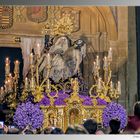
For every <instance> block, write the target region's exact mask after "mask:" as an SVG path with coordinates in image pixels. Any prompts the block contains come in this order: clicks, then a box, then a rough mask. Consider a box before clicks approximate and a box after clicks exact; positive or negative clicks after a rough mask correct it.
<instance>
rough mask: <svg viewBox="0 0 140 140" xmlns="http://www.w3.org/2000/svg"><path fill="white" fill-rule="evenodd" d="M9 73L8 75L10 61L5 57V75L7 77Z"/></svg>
mask: <svg viewBox="0 0 140 140" xmlns="http://www.w3.org/2000/svg"><path fill="white" fill-rule="evenodd" d="M9 73H10V60H9V58H8V57H7V58H6V60H5V74H6V75H9Z"/></svg>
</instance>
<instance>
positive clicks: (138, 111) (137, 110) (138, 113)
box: [134, 102, 140, 118]
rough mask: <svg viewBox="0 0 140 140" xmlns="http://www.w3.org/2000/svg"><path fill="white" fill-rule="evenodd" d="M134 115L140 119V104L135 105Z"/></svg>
mask: <svg viewBox="0 0 140 140" xmlns="http://www.w3.org/2000/svg"><path fill="white" fill-rule="evenodd" d="M134 115H135V116H137V117H139V118H140V102H136V104H135V105H134Z"/></svg>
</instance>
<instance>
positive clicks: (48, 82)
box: [47, 79, 50, 89]
mask: <svg viewBox="0 0 140 140" xmlns="http://www.w3.org/2000/svg"><path fill="white" fill-rule="evenodd" d="M47 88H48V89H50V80H49V79H48V80H47Z"/></svg>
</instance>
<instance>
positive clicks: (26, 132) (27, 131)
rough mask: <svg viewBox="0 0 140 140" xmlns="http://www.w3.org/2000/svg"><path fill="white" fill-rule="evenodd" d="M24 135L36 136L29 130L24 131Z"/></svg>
mask: <svg viewBox="0 0 140 140" xmlns="http://www.w3.org/2000/svg"><path fill="white" fill-rule="evenodd" d="M24 134H34V133H33V131H32V130H30V129H27V130H25V131H24Z"/></svg>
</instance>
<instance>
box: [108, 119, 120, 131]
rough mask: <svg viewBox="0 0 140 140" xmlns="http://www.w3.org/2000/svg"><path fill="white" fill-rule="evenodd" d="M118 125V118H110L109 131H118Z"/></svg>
mask: <svg viewBox="0 0 140 140" xmlns="http://www.w3.org/2000/svg"><path fill="white" fill-rule="evenodd" d="M120 125H121V122H120V121H119V120H118V119H112V120H110V122H109V126H110V129H111V132H113V133H117V132H119V129H120Z"/></svg>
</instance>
